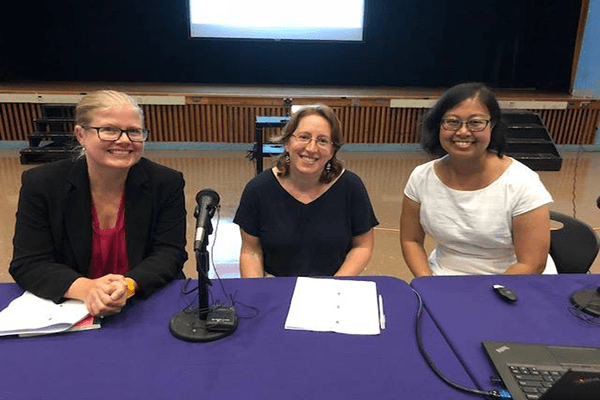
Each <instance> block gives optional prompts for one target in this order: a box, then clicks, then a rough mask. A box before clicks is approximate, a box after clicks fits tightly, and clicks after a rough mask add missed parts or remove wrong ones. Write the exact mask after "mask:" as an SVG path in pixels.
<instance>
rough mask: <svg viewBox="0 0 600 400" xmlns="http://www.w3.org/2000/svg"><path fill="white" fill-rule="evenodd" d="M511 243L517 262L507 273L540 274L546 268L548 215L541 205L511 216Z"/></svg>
mask: <svg viewBox="0 0 600 400" xmlns="http://www.w3.org/2000/svg"><path fill="white" fill-rule="evenodd" d="M512 235H513V243H514V245H515V253H516V255H517V263H516V264H514V265H511V266H510V267H508V269H507V270H506V273H507V274H541V273H542V272H543V271H544V269H545V268H546V260H547V259H548V251H549V249H550V216H549V211H548V206H542V207H539V208H536V209H535V210H532V211H529V212H526V213H525V214H521V215H519V216H516V217H514V218H513V227H512Z"/></svg>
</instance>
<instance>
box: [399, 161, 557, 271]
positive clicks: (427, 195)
mask: <svg viewBox="0 0 600 400" xmlns="http://www.w3.org/2000/svg"><path fill="white" fill-rule="evenodd" d="M446 157H447V156H446ZM440 160H441V159H438V160H433V161H430V162H427V163H425V164H422V165H419V166H418V167H416V168H415V169H414V170H413V172H412V173H411V175H410V177H409V179H408V182H407V184H406V188H405V189H404V194H405V195H406V196H407V197H408V198H410V199H411V200H413V201H415V202H417V203H419V204H420V208H421V214H420V221H421V226H422V227H423V229H424V231H425V233H427V234H428V235H430V236H431V237H433V238H434V239H435V242H436V247H435V249H434V250H433V251H432V252H431V254H430V255H429V258H428V261H429V267H430V268H431V270H432V271H433V273H434V275H466V274H502V273H504V272H505V270H506V269H507V268H508V267H509V266H511V265H512V264H514V263H516V261H517V258H516V255H515V247H514V245H513V241H512V219H513V217H516V216H518V215H520V214H523V213H526V212H528V211H531V210H534V209H536V208H538V207H540V206H543V205H545V204H548V203H551V202H552V196H551V195H550V193H549V192H548V191H547V190H546V188H545V187H544V184H543V183H542V182H541V181H540V178H539V176H538V174H537V173H536V172H534V171H532V170H531V169H529V168H528V167H527V166H525V165H524V164H522V163H521V162H519V161H517V160H515V159H511V161H512V162H511V164H510V165H509V167H508V168H507V169H506V171H504V172H503V173H502V175H500V177H498V179H496V180H495V181H494V182H492V183H491V184H489V185H488V186H487V187H485V188H483V189H478V190H472V191H463V190H456V189H452V188H450V187H448V186H446V185H445V184H444V183H442V181H441V180H440V179H439V178H438V176H437V175H436V173H435V170H434V165H435V163H437V162H439V161H440ZM548 267H549V266H547V268H548ZM551 268H554V269H555V267H554V265H552V267H551ZM546 272H554V273H555V270H554V271H546Z"/></svg>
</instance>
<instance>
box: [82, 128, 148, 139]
mask: <svg viewBox="0 0 600 400" xmlns="http://www.w3.org/2000/svg"><path fill="white" fill-rule="evenodd" d="M84 128H85V129H95V130H96V132H98V138H99V139H100V140H106V141H107V142H115V141H117V140H119V138H120V137H121V135H122V134H126V135H127V137H128V138H129V140H131V141H132V142H143V141H145V140H146V139H148V133H149V132H150V131H149V130H148V129H142V128H133V129H121V128H115V127H113V126H84Z"/></svg>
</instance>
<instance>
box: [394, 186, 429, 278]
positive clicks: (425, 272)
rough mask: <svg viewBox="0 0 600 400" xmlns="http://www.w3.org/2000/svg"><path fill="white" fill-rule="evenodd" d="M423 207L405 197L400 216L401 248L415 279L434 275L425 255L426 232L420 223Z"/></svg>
mask: <svg viewBox="0 0 600 400" xmlns="http://www.w3.org/2000/svg"><path fill="white" fill-rule="evenodd" d="M420 212H421V205H420V204H419V203H417V202H415V201H413V200H411V199H409V198H408V197H406V196H404V200H403V202H402V214H401V215H400V246H401V247H402V255H403V256H404V261H405V262H406V265H408V268H409V269H410V270H411V272H412V273H413V275H414V276H415V277H419V276H429V275H432V274H433V273H432V271H431V268H429V264H428V263H427V253H425V247H424V242H425V231H424V230H423V227H422V226H421V222H420Z"/></svg>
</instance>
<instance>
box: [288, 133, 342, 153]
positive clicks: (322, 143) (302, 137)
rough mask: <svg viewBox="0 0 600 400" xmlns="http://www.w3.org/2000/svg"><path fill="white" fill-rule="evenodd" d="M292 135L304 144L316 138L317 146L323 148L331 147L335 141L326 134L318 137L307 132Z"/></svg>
mask: <svg viewBox="0 0 600 400" xmlns="http://www.w3.org/2000/svg"><path fill="white" fill-rule="evenodd" d="M292 136H293V137H295V138H296V140H297V141H298V143H302V144H309V143H310V142H311V141H313V140H314V141H315V142H317V146H319V147H321V148H323V149H327V148H329V147H330V146H331V144H332V143H333V142H332V141H331V140H329V139H328V138H326V137H325V136H319V137H318V138H313V137H312V136H310V135H308V134H306V133H301V134H299V135H294V134H292Z"/></svg>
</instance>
